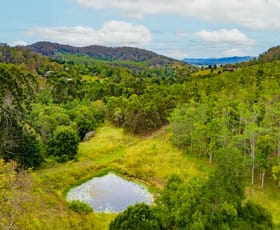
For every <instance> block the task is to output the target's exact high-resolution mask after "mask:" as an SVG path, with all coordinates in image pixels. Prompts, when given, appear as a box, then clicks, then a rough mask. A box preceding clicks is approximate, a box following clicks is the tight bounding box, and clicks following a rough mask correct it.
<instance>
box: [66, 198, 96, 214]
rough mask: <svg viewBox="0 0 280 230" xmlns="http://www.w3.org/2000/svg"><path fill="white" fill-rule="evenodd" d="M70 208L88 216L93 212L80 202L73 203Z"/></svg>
mask: <svg viewBox="0 0 280 230" xmlns="http://www.w3.org/2000/svg"><path fill="white" fill-rule="evenodd" d="M69 208H70V209H71V210H73V211H74V212H77V213H79V214H88V213H90V212H92V211H93V209H92V207H90V206H89V205H88V204H86V203H84V202H82V201H79V200H73V201H71V202H70V203H69Z"/></svg>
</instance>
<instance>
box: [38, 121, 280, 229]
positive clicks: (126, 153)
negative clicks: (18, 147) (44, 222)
mask: <svg viewBox="0 0 280 230" xmlns="http://www.w3.org/2000/svg"><path fill="white" fill-rule="evenodd" d="M78 159H79V161H77V162H68V163H65V164H57V165H54V166H53V167H51V168H47V169H42V170H40V171H38V172H37V175H38V176H39V178H40V179H41V184H42V186H43V187H44V189H45V190H47V191H49V193H48V194H47V195H45V196H46V197H45V198H43V200H48V205H49V206H50V207H51V209H52V210H54V212H53V214H52V215H51V216H52V218H53V220H52V221H51V223H52V225H51V226H55V227H56V229H60V228H59V225H57V226H56V225H55V224H56V223H57V221H58V219H59V218H58V217H61V216H64V218H62V220H64V221H65V223H66V222H67V220H66V219H67V218H65V216H66V217H67V216H68V219H69V220H68V221H70V222H72V223H70V225H69V223H68V222H67V223H66V226H80V228H79V229H86V227H85V228H84V227H81V225H80V222H81V221H83V225H84V226H91V224H94V229H100V230H102V229H107V228H108V224H109V223H110V221H111V220H112V219H113V218H114V217H115V215H108V214H94V213H93V214H90V215H88V216H79V215H77V214H76V213H73V212H72V211H70V210H69V209H68V207H67V203H66V202H65V200H64V198H63V197H64V195H65V191H67V190H68V189H69V188H71V187H72V186H75V185H77V184H80V183H82V182H84V181H86V180H88V179H90V178H92V177H94V176H100V175H102V174H104V173H106V172H108V171H114V172H116V173H118V174H120V175H122V176H124V177H128V178H130V179H132V180H136V181H139V182H142V183H144V184H146V185H147V186H148V187H149V189H150V190H151V191H153V192H157V191H159V190H160V189H162V188H163V186H164V184H165V182H166V180H167V179H168V177H169V176H170V175H171V174H174V173H176V174H178V175H180V176H181V177H183V178H185V179H188V178H191V177H194V176H207V175H208V174H209V172H211V171H212V170H213V167H212V166H210V165H209V164H208V162H207V161H206V160H205V161H202V160H198V159H197V158H196V157H193V156H188V155H184V154H183V153H182V152H181V151H179V150H178V149H176V148H175V147H173V146H172V143H171V131H170V130H169V127H168V126H166V127H163V128H162V129H160V130H159V131H157V132H155V133H153V134H152V135H151V136H146V137H139V136H132V135H129V134H126V133H124V131H123V130H122V129H118V128H114V127H112V126H111V125H109V124H105V125H104V126H103V127H100V128H99V129H98V130H97V133H96V136H95V137H94V138H92V139H91V140H90V141H88V142H83V143H81V144H80V146H79V154H78ZM266 184H267V185H266V187H265V189H264V190H260V189H258V188H257V187H255V188H248V189H247V196H248V199H253V200H254V201H256V202H258V203H260V204H262V205H264V206H265V207H267V208H268V209H269V210H270V211H271V212H272V214H273V217H274V220H275V222H276V223H279V222H280V221H279V220H280V208H279V207H280V195H279V192H278V190H279V189H277V188H273V187H272V186H270V185H271V184H272V183H270V182H269V181H267V183H266ZM55 215H57V217H56V216H55ZM49 221H50V220H49ZM67 224H68V225H67ZM38 229H40V228H38ZM61 229H62V228H61ZM66 229H68V228H66Z"/></svg>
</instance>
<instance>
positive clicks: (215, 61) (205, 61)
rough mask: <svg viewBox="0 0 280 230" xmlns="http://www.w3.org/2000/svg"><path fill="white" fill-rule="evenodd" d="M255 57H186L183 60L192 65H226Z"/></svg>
mask: <svg viewBox="0 0 280 230" xmlns="http://www.w3.org/2000/svg"><path fill="white" fill-rule="evenodd" d="M253 58H254V57H250V56H244V57H238V56H234V57H222V58H184V59H183V61H184V62H187V63H189V64H191V65H225V64H236V63H239V62H247V61H250V60H252V59H253Z"/></svg>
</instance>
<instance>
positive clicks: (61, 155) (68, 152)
mask: <svg viewBox="0 0 280 230" xmlns="http://www.w3.org/2000/svg"><path fill="white" fill-rule="evenodd" d="M79 142H80V138H79V137H78V135H77V133H76V131H75V130H74V129H73V128H71V127H67V126H60V127H58V128H57V129H56V130H55V131H54V134H53V137H52V138H51V139H50V141H49V142H48V145H47V153H48V156H54V157H55V158H57V160H58V161H59V162H65V161H68V160H73V159H75V157H76V155H77V152H78V145H79Z"/></svg>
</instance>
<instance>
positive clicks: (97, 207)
mask: <svg viewBox="0 0 280 230" xmlns="http://www.w3.org/2000/svg"><path fill="white" fill-rule="evenodd" d="M66 199H67V200H68V201H71V200H79V201H82V202H84V203H87V204H89V205H90V206H91V207H92V208H93V209H94V211H96V212H121V211H123V210H125V209H126V208H127V207H128V206H129V205H134V204H136V203H140V202H144V203H146V204H151V203H152V195H151V193H149V192H148V191H147V190H146V189H145V188H144V187H143V186H141V185H139V184H136V183H133V182H130V181H127V180H125V179H123V178H121V177H119V176H117V175H115V174H113V173H109V174H107V175H105V176H102V177H95V178H93V179H91V180H89V181H87V182H86V183H84V184H81V185H80V186H77V187H75V188H72V189H71V190H70V191H69V192H68V194H67V197H66Z"/></svg>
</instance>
